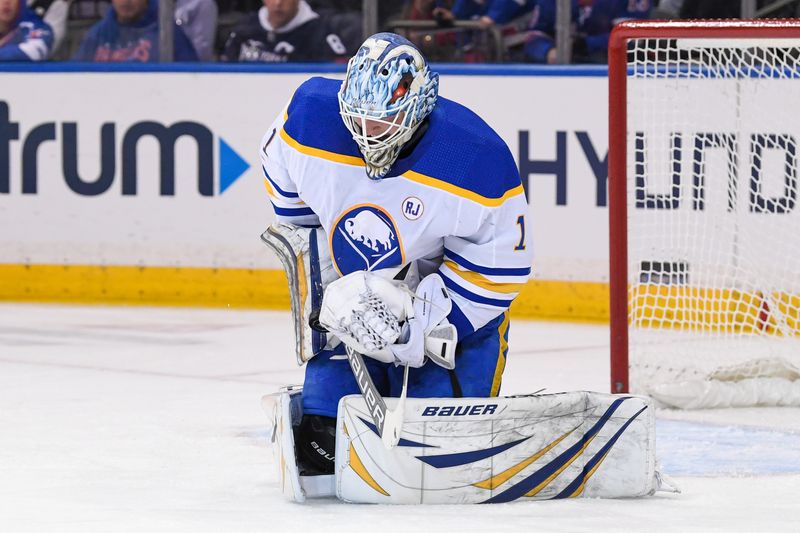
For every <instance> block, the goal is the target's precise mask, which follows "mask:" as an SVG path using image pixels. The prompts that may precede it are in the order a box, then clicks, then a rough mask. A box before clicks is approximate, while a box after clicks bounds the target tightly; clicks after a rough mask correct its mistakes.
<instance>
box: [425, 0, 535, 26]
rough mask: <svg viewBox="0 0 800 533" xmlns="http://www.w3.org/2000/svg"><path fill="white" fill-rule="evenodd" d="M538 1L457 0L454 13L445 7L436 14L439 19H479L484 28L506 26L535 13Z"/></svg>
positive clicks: (436, 11) (437, 10)
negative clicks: (516, 19) (525, 15)
mask: <svg viewBox="0 0 800 533" xmlns="http://www.w3.org/2000/svg"><path fill="white" fill-rule="evenodd" d="M536 3H537V0H488V1H487V0H456V1H455V4H453V9H452V11H449V12H448V11H447V10H446V9H445V8H444V7H440V8H437V9H436V10H435V12H434V14H435V15H436V17H437V19H443V20H448V19H450V20H452V19H459V20H469V19H477V21H478V23H479V24H480V25H481V27H482V28H484V29H485V28H488V27H489V26H491V25H493V24H505V23H507V22H510V21H511V20H513V19H515V18H517V17H521V16H522V15H524V14H526V13H530V12H531V11H533V8H534V7H536Z"/></svg>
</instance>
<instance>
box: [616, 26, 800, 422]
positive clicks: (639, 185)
mask: <svg viewBox="0 0 800 533" xmlns="http://www.w3.org/2000/svg"><path fill="white" fill-rule="evenodd" d="M609 57H610V59H609V83H610V85H609V90H610V153H609V187H610V194H611V206H610V209H611V213H610V221H611V235H610V237H611V299H612V300H611V305H612V389H614V391H615V392H620V391H625V390H630V391H631V392H638V393H645V394H649V395H652V396H654V397H656V399H659V400H661V401H662V402H664V403H666V404H668V405H673V406H677V407H719V406H743V405H800V205H797V204H798V202H799V201H800V198H798V164H799V163H800V161H798V158H799V157H800V154H798V142H800V111H798V110H799V109H800V23H798V22H796V21H774V22H746V21H738V22H719V21H717V22H702V21H699V22H693V23H691V22H678V23H628V24H623V25H621V26H620V27H619V28H617V29H616V30H615V32H614V34H613V36H612V41H611V46H610V53H609Z"/></svg>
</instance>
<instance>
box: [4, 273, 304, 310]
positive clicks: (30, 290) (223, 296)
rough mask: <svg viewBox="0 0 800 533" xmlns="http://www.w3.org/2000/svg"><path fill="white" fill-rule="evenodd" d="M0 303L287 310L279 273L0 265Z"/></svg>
mask: <svg viewBox="0 0 800 533" xmlns="http://www.w3.org/2000/svg"><path fill="white" fill-rule="evenodd" d="M0 300H4V301H16V302H36V303H71V304H124V305H165V306H188V307H225V308H227V307H231V308H249V309H280V310H283V309H289V306H290V302H289V288H288V284H287V282H286V275H285V274H284V273H283V271H282V270H261V269H245V268H240V269H217V268H188V267H180V268H178V267H151V266H147V267H145V266H141V267H139V266H94V265H92V266H89V265H8V264H0Z"/></svg>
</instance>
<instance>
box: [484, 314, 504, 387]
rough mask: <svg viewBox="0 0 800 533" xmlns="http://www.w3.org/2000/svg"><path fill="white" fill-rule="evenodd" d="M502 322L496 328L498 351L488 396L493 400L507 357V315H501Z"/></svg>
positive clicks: (501, 379) (501, 378)
mask: <svg viewBox="0 0 800 533" xmlns="http://www.w3.org/2000/svg"><path fill="white" fill-rule="evenodd" d="M503 315H504V316H503V321H502V322H501V323H500V327H498V328H497V333H498V334H499V335H500V349H499V350H498V354H497V366H496V367H495V369H494V377H493V378H492V389H491V391H490V392H489V396H491V397H492V398H494V397H495V396H497V395H498V394H499V393H500V383H502V381H503V370H505V368H506V356H507V355H508V341H507V340H506V335H507V334H508V317H509V313H508V311H506V312H505V313H503Z"/></svg>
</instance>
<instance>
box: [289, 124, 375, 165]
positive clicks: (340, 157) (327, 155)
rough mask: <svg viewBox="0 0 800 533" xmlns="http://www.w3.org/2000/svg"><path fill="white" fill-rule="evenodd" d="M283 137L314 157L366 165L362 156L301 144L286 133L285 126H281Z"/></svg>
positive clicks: (295, 147)
mask: <svg viewBox="0 0 800 533" xmlns="http://www.w3.org/2000/svg"><path fill="white" fill-rule="evenodd" d="M281 139H283V140H284V142H285V143H286V144H288V145H289V146H291V147H292V148H294V149H295V150H297V151H298V152H300V153H301V154H305V155H310V156H312V157H319V158H320V159H326V160H328V161H333V162H334V163H343V164H345V165H354V166H358V167H363V166H364V160H363V159H361V158H360V157H355V156H352V155H344V154H337V153H336V152H329V151H327V150H322V149H321V148H313V147H311V146H306V145H304V144H300V143H299V142H297V141H295V140H294V139H293V138H292V137H291V136H290V135H289V134H288V133H286V129H285V128H281Z"/></svg>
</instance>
